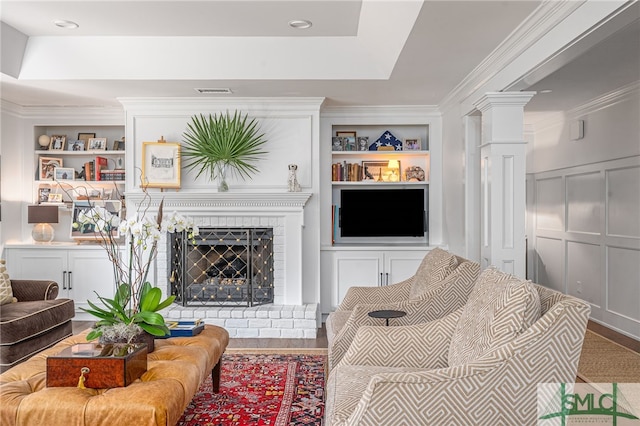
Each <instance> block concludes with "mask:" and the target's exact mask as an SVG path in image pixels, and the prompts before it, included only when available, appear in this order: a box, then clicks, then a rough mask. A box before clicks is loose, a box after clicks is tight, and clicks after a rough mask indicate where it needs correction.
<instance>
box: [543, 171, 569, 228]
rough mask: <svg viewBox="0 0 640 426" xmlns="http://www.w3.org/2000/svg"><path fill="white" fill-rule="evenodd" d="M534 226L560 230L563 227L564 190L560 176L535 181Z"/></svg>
mask: <svg viewBox="0 0 640 426" xmlns="http://www.w3.org/2000/svg"><path fill="white" fill-rule="evenodd" d="M536 218H537V221H536V227H537V228H538V229H550V230H556V231H562V230H563V229H564V191H563V190H562V178H560V177H556V178H551V179H538V180H537V181H536Z"/></svg>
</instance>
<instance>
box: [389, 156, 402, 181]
mask: <svg viewBox="0 0 640 426" xmlns="http://www.w3.org/2000/svg"><path fill="white" fill-rule="evenodd" d="M387 167H388V168H389V169H390V170H391V176H389V181H390V182H398V181H399V180H400V173H399V172H400V162H399V161H398V160H389V164H387Z"/></svg>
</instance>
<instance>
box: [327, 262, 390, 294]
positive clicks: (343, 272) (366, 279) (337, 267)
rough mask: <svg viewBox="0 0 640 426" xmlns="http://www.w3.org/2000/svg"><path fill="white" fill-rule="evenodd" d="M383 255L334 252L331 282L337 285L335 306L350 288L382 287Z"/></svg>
mask: <svg viewBox="0 0 640 426" xmlns="http://www.w3.org/2000/svg"><path fill="white" fill-rule="evenodd" d="M382 267H383V255H382V254H381V253H378V252H366V251H362V252H358V251H354V252H348V251H345V252H335V253H334V263H333V282H334V283H336V285H337V300H336V301H335V305H336V306H337V305H338V304H339V303H340V302H341V301H342V299H343V298H344V295H345V294H346V293H347V290H348V289H349V287H351V286H367V287H375V286H379V285H382V280H381V274H382Z"/></svg>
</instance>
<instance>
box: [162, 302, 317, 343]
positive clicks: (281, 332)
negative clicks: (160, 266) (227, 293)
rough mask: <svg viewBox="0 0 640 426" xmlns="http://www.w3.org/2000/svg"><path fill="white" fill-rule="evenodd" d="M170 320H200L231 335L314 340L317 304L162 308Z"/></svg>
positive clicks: (175, 306) (174, 306)
mask: <svg viewBox="0 0 640 426" xmlns="http://www.w3.org/2000/svg"><path fill="white" fill-rule="evenodd" d="M165 312H166V313H165V315H166V317H167V318H169V319H173V320H178V319H203V320H204V322H205V323H206V324H213V325H218V326H220V327H224V328H225V329H226V330H227V331H228V332H229V336H231V337H272V338H304V339H314V338H315V337H316V332H317V320H316V318H317V316H318V315H319V314H318V305H317V304H315V303H313V304H306V305H295V306H294V305H274V304H268V305H262V306H251V307H182V306H178V305H175V304H174V305H173V306H172V307H171V308H169V309H167V311H165Z"/></svg>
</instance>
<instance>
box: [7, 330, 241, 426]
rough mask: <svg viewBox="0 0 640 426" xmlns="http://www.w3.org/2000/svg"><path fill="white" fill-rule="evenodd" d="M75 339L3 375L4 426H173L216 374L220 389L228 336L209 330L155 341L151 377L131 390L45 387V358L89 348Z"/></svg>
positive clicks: (80, 338) (149, 369) (150, 357)
mask: <svg viewBox="0 0 640 426" xmlns="http://www.w3.org/2000/svg"><path fill="white" fill-rule="evenodd" d="M87 333H88V330H87V331H85V332H83V333H81V334H78V335H76V336H71V337H69V338H67V339H65V340H63V341H61V342H60V343H58V344H57V345H55V346H53V347H51V348H50V349H47V350H45V351H43V352H41V353H39V354H37V355H35V356H34V357H32V358H31V359H29V360H28V361H26V362H24V363H22V364H19V365H17V366H15V367H13V368H11V369H9V370H7V371H6V372H5V373H3V374H2V375H0V424H2V425H3V426H5V425H6V426H9V425H22V426H27V425H37V424H46V425H50V426H55V425H60V426H72V425H86V426H98V425H113V424H132V425H136V426H144V425H149V426H156V425H163V426H169V425H170V426H173V425H175V423H176V422H177V421H178V420H179V419H180V416H182V413H183V412H184V410H185V408H186V407H187V405H188V404H189V402H190V401H191V399H192V398H193V396H194V395H195V393H196V392H197V390H198V387H199V386H200V384H201V383H202V381H203V380H204V379H205V378H206V376H207V375H208V374H209V373H210V372H211V373H212V374H213V377H214V387H215V386H216V383H219V374H220V359H221V357H222V354H223V353H224V350H225V349H226V347H227V344H228V343H229V333H227V331H226V330H225V329H223V328H221V327H216V326H213V325H206V326H205V328H204V330H203V331H202V332H201V333H200V334H198V335H197V336H194V337H173V338H169V339H165V340H160V339H158V340H156V342H155V351H153V352H152V353H151V354H149V355H148V358H147V372H146V373H144V374H143V375H142V377H141V378H140V379H139V380H136V381H135V382H133V383H132V384H131V385H129V386H127V387H124V388H111V389H78V388H75V387H70V388H63V387H52V388H47V387H46V357H47V356H48V355H50V354H55V353H58V352H60V351H62V349H64V348H66V347H68V346H71V345H74V344H76V343H82V342H85V341H86V339H85V336H86V334H87Z"/></svg>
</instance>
